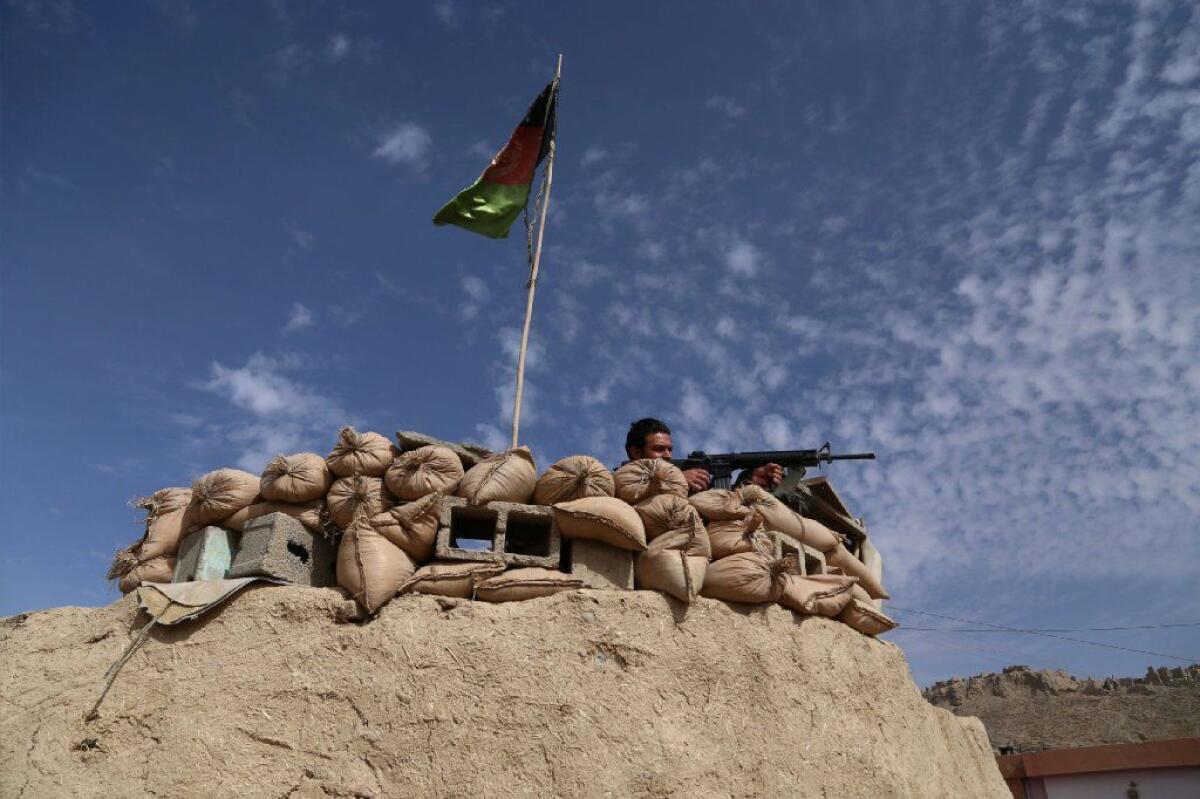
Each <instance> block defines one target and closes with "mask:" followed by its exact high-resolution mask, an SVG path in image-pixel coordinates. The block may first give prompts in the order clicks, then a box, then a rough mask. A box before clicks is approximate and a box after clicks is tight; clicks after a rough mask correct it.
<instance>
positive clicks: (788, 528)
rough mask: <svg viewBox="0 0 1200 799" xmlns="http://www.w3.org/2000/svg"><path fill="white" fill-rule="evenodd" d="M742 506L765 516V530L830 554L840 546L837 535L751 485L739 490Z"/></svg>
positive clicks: (760, 488)
mask: <svg viewBox="0 0 1200 799" xmlns="http://www.w3.org/2000/svg"><path fill="white" fill-rule="evenodd" d="M738 493H739V494H740V495H741V497H742V504H744V505H746V506H747V507H749V508H750V509H751V510H753V511H754V512H755V513H757V514H759V515H760V516H762V517H763V523H762V528H763V529H764V530H775V531H777V532H780V533H787V534H788V535H790V536H791V537H792V538H794V539H796V540H797V541H799V542H800V543H802V544H808V545H809V546H810V547H812V548H813V549H815V550H817V551H818V552H828V551H829V550H831V549H833V548H834V547H836V546H837V545H838V544H839V543H841V540H842V539H841V538H840V537H838V534H837V533H835V532H833V531H832V530H830V529H829V528H828V527H826V526H825V525H823V524H821V523H820V522H818V521H815V520H814V519H807V518H805V517H803V516H801V515H800V514H799V513H796V511H794V510H792V509H791V508H789V507H788V506H787V505H785V504H783V502H781V501H780V500H779V499H778V498H777V497H776V496H775V495H774V494H771V493H770V492H768V491H766V490H765V489H763V488H762V487H761V486H757V485H754V484H753V483H750V484H748V485H744V486H742V487H741V488H739V489H738Z"/></svg>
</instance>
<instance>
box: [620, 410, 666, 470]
mask: <svg viewBox="0 0 1200 799" xmlns="http://www.w3.org/2000/svg"><path fill="white" fill-rule="evenodd" d="M625 454H626V455H627V456H629V459H630V460H638V459H640V458H669V457H671V428H669V427H667V426H666V425H665V424H663V423H662V422H660V421H659V420H658V419H652V418H650V417H647V418H645V419H638V420H637V421H636V422H634V423H633V424H631V425H630V426H629V432H628V433H627V434H626V435H625Z"/></svg>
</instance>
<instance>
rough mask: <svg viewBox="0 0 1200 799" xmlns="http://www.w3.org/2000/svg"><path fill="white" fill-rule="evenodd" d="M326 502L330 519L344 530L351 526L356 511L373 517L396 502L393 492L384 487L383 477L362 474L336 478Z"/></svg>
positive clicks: (364, 516) (365, 516) (365, 517)
mask: <svg viewBox="0 0 1200 799" xmlns="http://www.w3.org/2000/svg"><path fill="white" fill-rule="evenodd" d="M325 502H326V504H327V505H328V507H329V518H330V520H332V521H333V523H334V524H335V525H337V526H338V527H340V528H342V529H343V530H346V529H348V528H349V527H350V523H351V522H352V521H354V515H355V513H361V514H362V516H363V518H364V519H371V518H373V517H375V516H377V515H379V514H380V513H383V512H384V511H385V510H387V509H388V508H390V507H392V505H394V504H395V502H394V501H393V500H392V497H391V494H389V493H388V491H387V489H386V488H384V486H383V480H382V478H379V477H366V476H364V475H361V474H360V475H355V476H354V477H342V478H339V479H337V480H334V481H333V487H332V488H330V489H329V493H328V494H327V495H326V496H325Z"/></svg>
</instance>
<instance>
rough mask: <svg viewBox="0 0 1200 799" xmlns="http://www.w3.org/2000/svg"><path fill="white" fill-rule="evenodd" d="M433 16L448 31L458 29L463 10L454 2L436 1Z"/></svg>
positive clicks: (447, 0)
mask: <svg viewBox="0 0 1200 799" xmlns="http://www.w3.org/2000/svg"><path fill="white" fill-rule="evenodd" d="M433 14H434V16H436V17H437V18H438V21H439V22H441V23H442V25H443V26H445V27H446V28H447V29H448V30H453V29H454V28H457V27H458V25H459V22H460V21H461V9H460V8H459V6H458V3H456V2H454V0H436V2H435V3H434V4H433Z"/></svg>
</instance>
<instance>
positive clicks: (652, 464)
mask: <svg viewBox="0 0 1200 799" xmlns="http://www.w3.org/2000/svg"><path fill="white" fill-rule="evenodd" d="M613 483H614V484H615V487H616V494H617V496H618V497H620V498H621V499H623V500H625V501H626V502H628V503H629V504H630V505H636V504H638V503H639V502H643V501H645V500H647V499H650V497H653V496H655V495H657V494H675V495H677V496H681V497H683V498H685V499H686V498H687V495H688V484H687V480H685V479H684V477H683V472H681V471H680V470H679V467H678V466H676V465H675V464H673V463H671V462H670V461H669V460H665V459H663V458H642V459H640V460H636V461H629V463H626V464H625V465H624V466H622V467H621V468H619V469H617V470H616V471H615V472H613Z"/></svg>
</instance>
